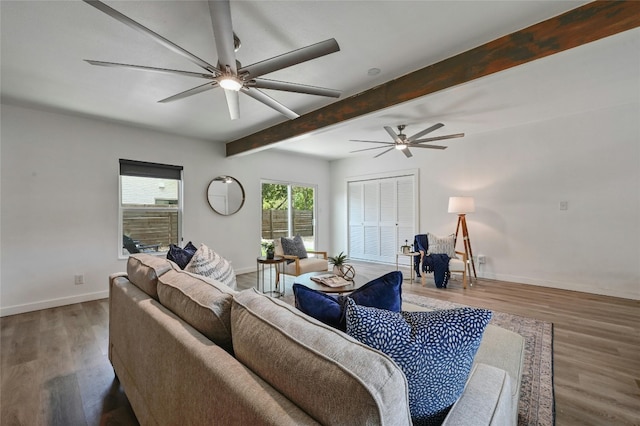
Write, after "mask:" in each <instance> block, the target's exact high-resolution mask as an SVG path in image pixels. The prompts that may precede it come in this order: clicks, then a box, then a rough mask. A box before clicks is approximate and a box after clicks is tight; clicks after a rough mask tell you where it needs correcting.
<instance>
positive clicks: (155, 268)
mask: <svg viewBox="0 0 640 426" xmlns="http://www.w3.org/2000/svg"><path fill="white" fill-rule="evenodd" d="M172 269H173V267H172V265H171V263H170V262H169V261H167V259H163V258H161V257H157V256H153V255H150V254H145V253H137V254H132V255H131V256H129V259H128V260H127V276H128V277H129V281H131V282H132V283H133V284H134V285H135V286H136V287H138V288H139V289H140V290H142V291H144V292H145V293H147V294H148V295H149V296H151V297H153V298H154V299H156V300H158V288H157V287H158V277H159V276H161V275H162V274H164V273H165V272H167V271H170V270H172Z"/></svg>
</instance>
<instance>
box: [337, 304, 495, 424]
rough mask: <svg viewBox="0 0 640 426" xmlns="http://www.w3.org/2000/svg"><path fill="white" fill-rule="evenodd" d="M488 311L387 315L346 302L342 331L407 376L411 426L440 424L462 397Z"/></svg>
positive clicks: (472, 309)
mask: <svg viewBox="0 0 640 426" xmlns="http://www.w3.org/2000/svg"><path fill="white" fill-rule="evenodd" d="M491 316H492V313H491V311H487V310H485V309H475V308H459V309H450V310H439V311H431V312H390V311H386V310H382V309H376V308H370V307H365V306H359V305H357V304H356V303H355V302H353V301H352V300H347V308H346V318H347V333H348V334H349V335H350V336H353V337H355V338H356V339H358V340H359V341H361V342H363V343H365V344H367V345H369V346H371V347H372V348H374V349H377V350H380V351H382V352H384V353H385V354H387V355H389V356H390V357H391V358H392V359H393V360H394V361H395V362H397V363H398V365H399V366H400V368H401V369H402V370H403V371H404V373H405V375H406V376H407V381H408V383H409V406H410V409H411V417H412V418H413V424H414V425H431V424H440V423H441V422H442V421H443V420H444V418H445V417H446V415H447V413H448V412H449V409H450V408H451V406H452V405H453V404H454V403H455V402H456V400H457V399H458V398H459V397H460V395H462V392H463V391H464V386H465V383H466V381H467V378H468V377H469V372H470V371H471V367H472V365H473V357H474V356H475V353H476V351H477V350H478V346H479V345H480V341H481V340H482V334H483V332H484V329H485V327H486V326H487V324H488V323H489V320H490V319H491Z"/></svg>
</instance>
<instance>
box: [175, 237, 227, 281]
mask: <svg viewBox="0 0 640 426" xmlns="http://www.w3.org/2000/svg"><path fill="white" fill-rule="evenodd" d="M184 270H185V271H187V272H192V273H194V274H198V275H203V276H205V277H209V278H213V279H214V280H218V281H220V282H221V283H223V284H226V285H228V286H229V287H231V288H234V289H235V288H236V273H235V271H234V270H233V268H232V267H231V263H230V262H229V261H228V260H227V259H225V258H224V257H222V256H220V255H219V254H218V253H216V252H215V251H213V250H211V249H210V248H209V247H207V246H206V245H205V244H200V247H199V248H198V250H197V251H196V252H195V253H194V255H193V257H192V258H191V260H190V261H189V263H188V264H187V266H186V267H185V268H184Z"/></svg>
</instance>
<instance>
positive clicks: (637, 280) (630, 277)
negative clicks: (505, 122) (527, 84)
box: [331, 102, 640, 299]
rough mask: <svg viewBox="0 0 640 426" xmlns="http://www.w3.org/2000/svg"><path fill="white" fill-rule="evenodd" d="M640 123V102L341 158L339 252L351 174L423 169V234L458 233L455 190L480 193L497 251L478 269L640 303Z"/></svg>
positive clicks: (479, 208) (478, 232) (335, 206)
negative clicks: (432, 145) (441, 144)
mask: <svg viewBox="0 0 640 426" xmlns="http://www.w3.org/2000/svg"><path fill="white" fill-rule="evenodd" d="M639 118H640V105H639V103H638V102H635V103H631V104H626V105H619V106H616V107H611V108H606V109H599V110H595V111H591V112H587V113H583V114H579V115H573V116H567V117H560V118H556V119H552V120H547V121H544V122H538V123H530V124H527V125H524V126H518V127H513V128H507V129H503V130H500V131H495V132H490V133H484V134H477V135H468V136H467V137H465V138H464V139H460V140H456V141H455V142H451V143H449V144H447V145H448V146H449V148H448V149H447V150H445V151H437V152H436V151H431V150H413V151H414V152H413V154H414V157H413V158H410V159H407V158H405V157H404V156H403V155H400V154H399V153H396V152H389V153H388V154H385V155H384V156H382V157H380V158H377V159H373V158H370V156H367V157H360V158H358V159H349V160H339V161H335V162H332V165H331V175H332V179H333V182H332V193H333V203H332V216H333V217H334V230H333V231H334V232H333V238H332V241H333V246H332V249H333V251H340V250H347V241H348V240H347V222H346V216H347V211H346V181H347V179H348V178H349V177H353V176H360V175H367V174H371V173H379V172H386V171H393V170H407V169H412V168H419V169H420V189H419V192H420V202H419V205H420V231H421V232H427V231H428V232H433V233H436V234H440V235H444V234H448V233H453V232H455V227H456V221H457V216H456V215H454V214H449V213H447V203H448V198H449V196H453V195H470V196H473V197H475V202H476V212H475V213H473V214H469V215H467V222H468V225H469V234H470V239H471V243H472V249H473V253H474V255H476V256H477V255H478V254H484V255H485V256H486V258H487V263H486V264H485V265H478V264H477V262H476V268H477V270H478V274H479V276H483V277H486V278H493V279H499V280H507V281H514V282H521V283H528V284H536V285H542V286H548V287H555V288H562V289H568V290H577V291H585V292H591V293H596V294H603V295H611V296H618V297H624V298H630V299H640V244H638V241H640V124H639V123H640V122H639ZM415 151H417V152H415ZM560 201H568V207H569V208H568V210H566V211H561V210H560V207H559V205H560Z"/></svg>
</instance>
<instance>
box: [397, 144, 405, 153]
mask: <svg viewBox="0 0 640 426" xmlns="http://www.w3.org/2000/svg"><path fill="white" fill-rule="evenodd" d="M396 149H397V150H398V151H402V150H403V149H407V144H406V143H397V144H396Z"/></svg>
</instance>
